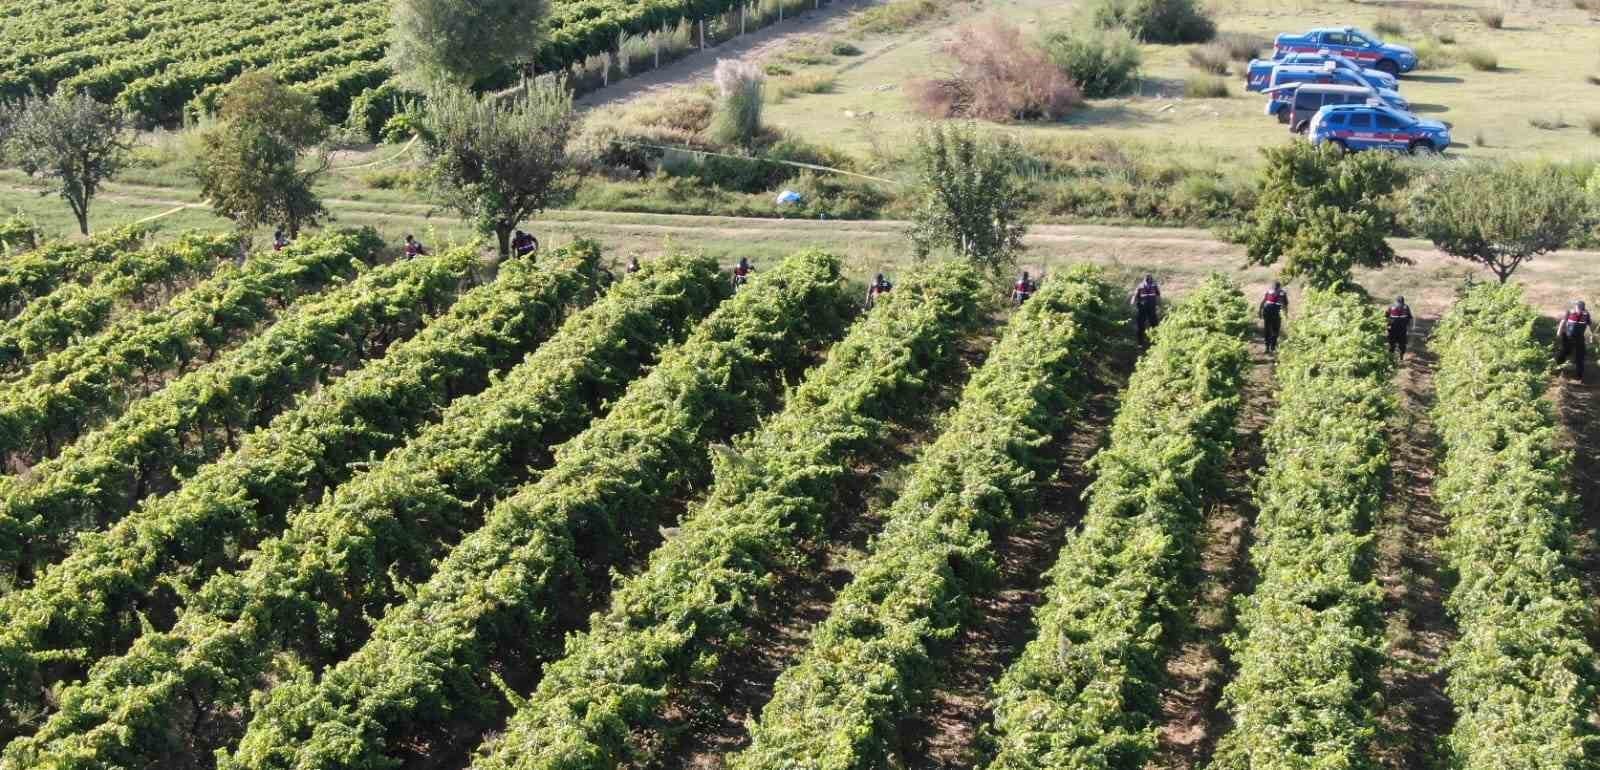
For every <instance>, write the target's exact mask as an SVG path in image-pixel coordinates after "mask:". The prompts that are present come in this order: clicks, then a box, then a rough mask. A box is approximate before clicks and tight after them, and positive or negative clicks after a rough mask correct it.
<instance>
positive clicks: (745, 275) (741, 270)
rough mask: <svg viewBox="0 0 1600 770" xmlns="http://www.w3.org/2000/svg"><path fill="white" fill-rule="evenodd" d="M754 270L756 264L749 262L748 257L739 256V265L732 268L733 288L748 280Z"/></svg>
mask: <svg viewBox="0 0 1600 770" xmlns="http://www.w3.org/2000/svg"><path fill="white" fill-rule="evenodd" d="M755 272H756V266H755V265H752V264H750V258H749V257H740V258H739V265H738V266H737V267H735V268H733V288H734V289H739V288H743V286H744V285H745V284H746V283H748V282H749V281H750V276H752V275H754V274H755Z"/></svg>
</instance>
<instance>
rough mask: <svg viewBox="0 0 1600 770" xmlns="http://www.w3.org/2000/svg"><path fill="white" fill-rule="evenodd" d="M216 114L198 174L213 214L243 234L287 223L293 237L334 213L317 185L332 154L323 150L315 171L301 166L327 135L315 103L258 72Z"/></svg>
mask: <svg viewBox="0 0 1600 770" xmlns="http://www.w3.org/2000/svg"><path fill="white" fill-rule="evenodd" d="M217 115H218V117H219V118H220V122H219V123H218V124H217V126H216V127H214V128H212V129H210V130H208V131H206V132H205V133H204V134H203V135H202V136H201V143H202V146H203V147H204V150H203V151H202V153H201V155H200V157H199V158H197V159H196V161H195V165H194V167H193V168H192V169H191V171H192V173H193V174H194V176H195V178H196V179H197V180H199V182H200V192H201V194H202V195H204V196H205V197H206V198H207V199H209V200H210V201H211V207H212V209H213V210H215V211H216V212H217V214H218V215H220V216H224V217H227V218H228V219H231V220H233V221H234V222H235V223H236V224H237V225H238V226H239V227H240V228H241V229H250V228H255V227H260V226H262V225H268V224H276V223H282V224H283V225H284V226H285V227H286V228H287V229H288V230H289V235H290V236H291V237H293V236H297V235H299V234H300V230H301V228H303V227H307V226H313V225H316V224H317V223H318V222H319V221H320V220H321V218H322V217H323V216H324V215H325V214H327V209H326V208H324V207H323V205H322V201H321V200H320V199H318V198H317V195H316V193H315V192H314V191H313V190H312V185H313V184H315V183H316V180H317V178H318V177H320V176H321V175H322V174H323V173H325V172H326V171H327V170H328V165H329V164H328V155H327V153H326V152H323V151H321V150H320V149H319V150H318V151H317V152H316V153H315V160H314V162H313V163H312V164H311V167H310V168H301V166H300V158H301V155H302V154H303V153H304V152H305V151H307V150H310V149H312V148H314V147H317V146H318V144H319V143H320V142H321V141H322V140H323V139H324V138H325V137H326V136H327V132H328V127H327V124H326V123H325V122H324V121H323V118H322V113H321V112H319V111H318V110H317V104H316V100H315V99H314V98H312V97H311V96H309V95H307V94H305V93H302V92H300V91H296V90H294V89H292V88H288V87H286V86H284V85H283V84H281V83H279V82H277V81H276V80H275V79H273V77H272V76H271V75H269V74H266V73H251V74H247V75H245V76H243V77H241V78H239V79H238V80H237V81H235V82H234V84H233V85H231V86H229V87H228V92H227V93H226V94H224V95H223V98H222V102H221V105H220V106H219V108H218V112H217Z"/></svg>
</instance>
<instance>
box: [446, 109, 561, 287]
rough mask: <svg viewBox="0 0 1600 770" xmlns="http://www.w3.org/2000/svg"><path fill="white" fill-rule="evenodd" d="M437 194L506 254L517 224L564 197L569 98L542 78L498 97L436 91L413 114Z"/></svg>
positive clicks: (508, 251) (509, 249) (509, 250)
mask: <svg viewBox="0 0 1600 770" xmlns="http://www.w3.org/2000/svg"><path fill="white" fill-rule="evenodd" d="M416 122H417V131H418V136H419V137H421V139H422V146H423V151H424V153H425V155H426V157H427V160H428V178H429V182H430V184H431V185H432V187H433V190H434V193H435V195H436V196H437V197H438V199H439V200H440V201H441V202H442V203H443V204H445V205H447V206H449V207H451V208H453V209H455V210H456V211H459V212H461V215H462V217H464V218H466V219H467V220H469V221H471V222H472V223H473V224H474V225H476V226H477V227H478V229H479V230H480V231H482V232H484V233H494V235H495V238H496V241H497V243H498V245H499V247H500V256H501V257H502V258H503V257H506V256H508V255H509V254H510V253H511V230H512V228H514V227H516V226H517V223H519V222H521V221H522V220H524V219H527V218H529V217H532V216H534V215H536V214H538V213H540V212H542V211H544V210H545V208H547V207H549V206H551V205H553V204H554V203H557V202H559V201H560V200H561V199H562V198H563V197H564V196H565V195H567V194H568V193H569V192H570V188H569V186H568V185H567V184H566V180H565V178H564V173H563V172H564V171H565V168H566V148H567V140H568V139H569V138H570V137H571V136H572V131H573V127H574V124H575V122H576V121H575V117H574V114H573V112H572V93H571V92H570V91H568V90H567V88H566V86H565V84H563V83H561V82H559V81H550V80H540V81H537V82H535V83H534V84H532V85H531V86H530V87H529V88H528V89H527V90H525V91H523V92H521V93H517V94H514V95H512V96H510V97H507V98H504V99H498V100H497V99H495V98H493V97H489V98H484V99H479V98H478V97H475V96H473V95H472V94H471V93H469V92H468V91H466V90H464V89H460V88H453V87H442V88H438V89H435V90H434V91H433V92H432V93H431V94H430V95H429V97H428V100H427V103H426V105H425V106H424V107H423V111H422V112H421V113H419V114H418V116H417V121H416Z"/></svg>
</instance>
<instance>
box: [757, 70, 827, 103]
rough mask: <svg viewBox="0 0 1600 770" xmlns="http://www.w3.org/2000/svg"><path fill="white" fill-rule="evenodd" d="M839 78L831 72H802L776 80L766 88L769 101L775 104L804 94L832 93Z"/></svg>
mask: <svg viewBox="0 0 1600 770" xmlns="http://www.w3.org/2000/svg"><path fill="white" fill-rule="evenodd" d="M838 84H839V78H838V77H837V76H835V75H834V74H833V73H831V72H801V73H798V74H794V75H786V76H784V77H781V78H775V79H773V80H772V81H771V84H770V85H769V86H768V87H767V88H766V96H767V99H768V100H769V101H771V102H773V103H778V102H783V101H787V100H789V99H791V98H794V97H796V96H800V95H802V94H826V93H832V92H833V89H834V88H835V87H836V86H838Z"/></svg>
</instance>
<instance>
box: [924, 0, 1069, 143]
mask: <svg viewBox="0 0 1600 770" xmlns="http://www.w3.org/2000/svg"><path fill="white" fill-rule="evenodd" d="M940 51H941V52H942V53H943V54H944V55H945V56H948V57H950V58H951V59H954V60H955V62H956V65H957V66H956V72H955V75H954V76H952V77H948V78H941V79H930V80H916V81H912V83H911V84H910V86H909V89H908V90H909V91H910V95H911V98H912V102H913V103H914V104H916V105H917V107H918V109H919V110H921V111H922V112H923V113H924V114H926V115H928V116H930V117H935V118H951V117H970V118H980V119H983V120H994V121H1008V120H1038V119H1045V120H1055V119H1057V118H1060V117H1061V116H1063V115H1065V114H1067V112H1068V111H1069V110H1071V109H1072V108H1073V107H1076V106H1078V105H1079V104H1082V103H1083V95H1082V94H1081V93H1080V92H1079V91H1078V88H1077V86H1075V85H1073V83H1072V81H1071V80H1069V79H1068V78H1067V75H1066V73H1064V72H1062V71H1061V69H1060V68H1059V67H1057V66H1056V65H1055V63H1054V62H1052V61H1051V60H1050V57H1049V56H1047V55H1046V54H1045V52H1044V51H1043V50H1042V49H1041V48H1040V47H1039V46H1038V45H1036V44H1035V43H1033V42H1032V41H1030V40H1028V39H1026V38H1025V37H1023V34H1022V30H1021V29H1019V28H1018V27H1016V26H1014V25H1010V24H1006V23H1005V22H1002V21H999V20H991V21H987V22H980V23H978V24H973V25H968V26H966V27H963V28H962V29H961V30H960V31H959V32H958V33H957V34H956V36H955V37H954V38H953V39H951V40H949V41H947V42H945V43H944V44H943V45H942V46H941V47H940Z"/></svg>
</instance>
